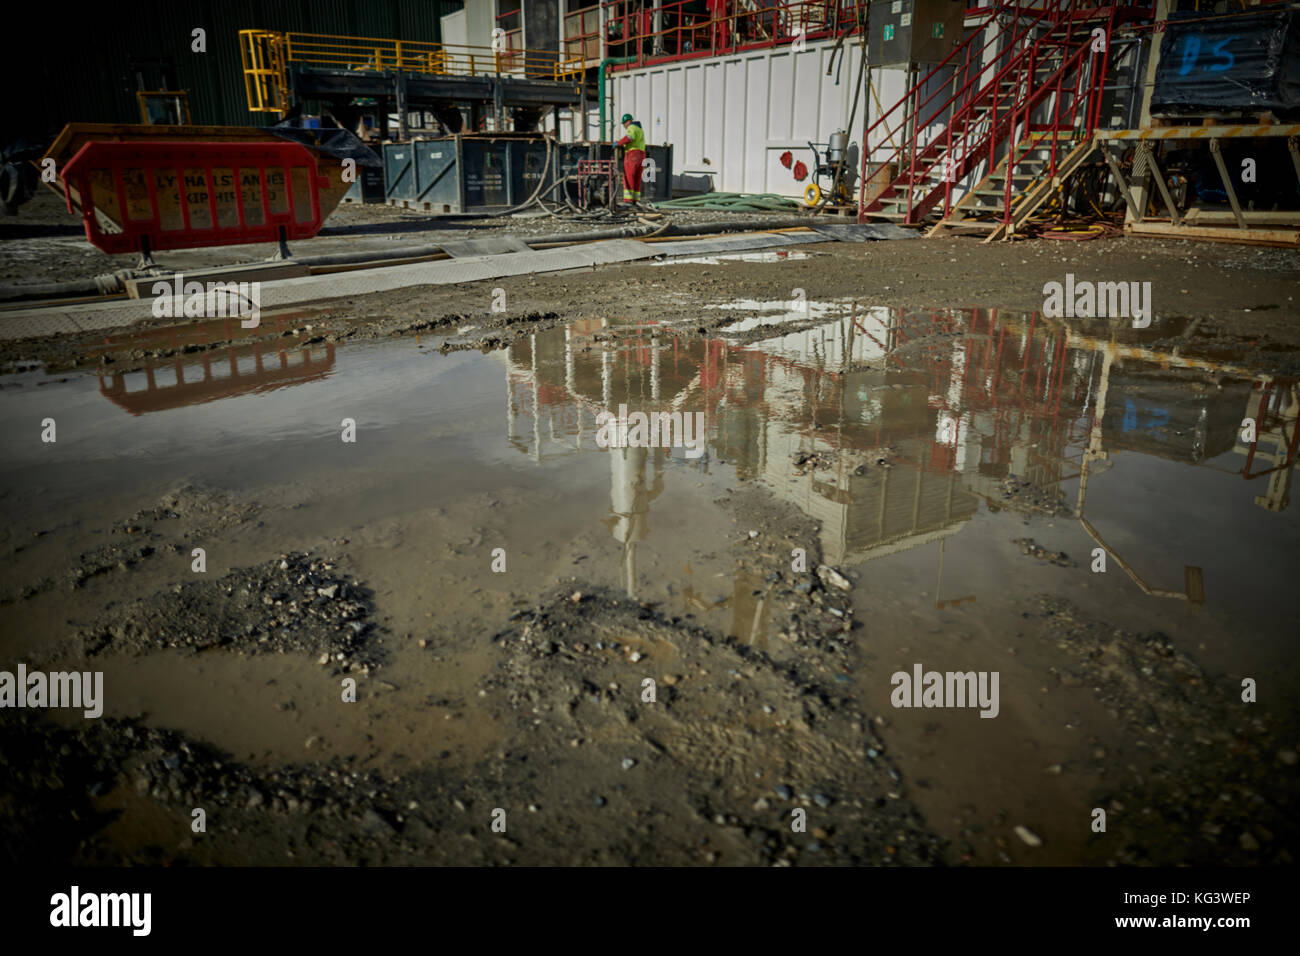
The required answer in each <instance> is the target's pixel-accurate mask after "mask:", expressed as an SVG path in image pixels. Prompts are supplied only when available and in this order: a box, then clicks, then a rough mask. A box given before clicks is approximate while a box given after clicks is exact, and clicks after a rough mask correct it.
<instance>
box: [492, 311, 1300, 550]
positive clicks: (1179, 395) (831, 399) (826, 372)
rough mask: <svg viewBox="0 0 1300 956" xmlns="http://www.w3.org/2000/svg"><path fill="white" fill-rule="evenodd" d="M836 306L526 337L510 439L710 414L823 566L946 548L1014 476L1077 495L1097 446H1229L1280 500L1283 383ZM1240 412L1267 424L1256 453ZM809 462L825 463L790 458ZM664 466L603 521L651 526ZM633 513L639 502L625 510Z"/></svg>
mask: <svg viewBox="0 0 1300 956" xmlns="http://www.w3.org/2000/svg"><path fill="white" fill-rule="evenodd" d="M843 313H844V314H842V315H841V316H840V317H839V318H836V319H833V320H830V321H828V322H827V323H826V324H824V325H822V326H819V327H816V328H812V329H805V330H800V331H796V332H790V333H784V334H774V335H773V337H772V338H770V339H767V340H764V341H759V342H756V343H752V344H738V343H732V342H727V341H725V340H723V339H713V340H691V341H689V342H683V341H681V340H679V339H678V338H677V337H676V336H674V335H656V334H654V333H655V332H656V329H655V328H654V327H653V326H647V327H642V328H640V329H636V328H633V327H628V326H625V327H620V328H619V329H618V333H619V338H618V340H617V342H610V341H604V340H601V339H599V338H597V335H598V334H599V333H601V332H603V331H607V330H608V329H609V323H607V322H606V321H604V320H590V321H587V322H583V323H576V324H574V325H571V326H569V327H568V328H567V329H564V330H555V331H553V332H549V333H541V334H538V335H534V336H531V337H530V338H529V339H528V340H525V341H521V342H519V343H517V344H516V345H514V346H512V348H511V349H510V351H509V355H508V359H507V362H508V382H509V395H510V399H509V416H510V438H511V441H512V442H513V443H514V444H515V445H516V447H518V448H519V449H520V451H523V452H526V453H528V454H531V455H533V456H534V457H536V458H538V459H542V458H546V457H548V456H551V455H555V454H564V453H568V452H571V451H574V450H576V449H580V448H583V447H589V448H590V447H594V435H595V423H594V419H595V415H596V414H598V413H599V412H600V411H601V410H602V409H606V408H610V409H612V408H615V407H616V406H617V405H619V404H627V405H628V407H629V408H630V409H634V410H635V409H640V410H647V411H650V410H682V411H688V410H689V411H702V412H703V413H704V414H705V416H706V420H707V422H708V423H709V428H708V434H709V438H710V444H711V451H712V454H713V455H714V456H717V457H719V458H721V459H723V460H726V461H728V462H731V463H732V464H733V465H734V466H735V467H736V469H737V472H738V473H739V474H740V475H741V476H743V477H761V478H762V479H763V480H764V481H765V482H766V483H768V484H769V485H770V486H771V487H772V488H773V490H774V491H775V492H776V494H778V495H779V496H781V497H783V498H786V499H787V500H789V501H791V502H793V503H794V504H796V505H797V506H798V507H799V508H800V509H801V510H803V511H804V512H805V513H807V514H809V515H811V516H813V517H815V518H817V519H819V520H820V522H821V524H822V536H823V552H824V557H825V559H826V560H827V561H829V562H831V563H835V564H854V563H860V562H863V561H867V560H870V559H872V558H875V557H879V556H881V555H885V554H890V553H893V552H897V551H901V550H906V549H909V548H913V547H916V546H917V545H919V544H922V543H924V542H927V541H936V540H942V539H943V538H945V537H947V536H949V535H951V534H953V533H954V532H956V531H957V530H959V529H960V528H961V526H962V525H963V524H964V523H965V522H966V521H967V520H969V519H970V518H971V517H972V516H973V515H974V514H975V512H976V511H977V509H978V501H979V499H981V498H983V499H984V500H985V501H986V502H988V504H989V505H990V507H994V508H998V507H1002V502H1003V483H1004V481H1005V480H1006V479H1008V478H1011V477H1013V476H1014V477H1016V478H1018V479H1019V480H1021V481H1024V482H1028V483H1029V484H1031V485H1032V486H1033V487H1034V488H1036V489H1037V490H1039V491H1040V492H1043V493H1046V495H1048V496H1050V497H1054V498H1060V499H1063V498H1064V493H1065V491H1064V488H1063V485H1064V484H1065V483H1067V482H1071V481H1074V480H1076V479H1077V480H1079V482H1080V485H1081V491H1082V490H1084V489H1086V482H1087V475H1088V472H1089V470H1093V471H1095V469H1096V467H1097V463H1098V462H1099V461H1102V460H1105V459H1106V458H1108V455H1109V452H1108V451H1107V449H1110V450H1113V451H1117V452H1123V451H1131V452H1135V453H1138V454H1143V455H1155V456H1159V457H1162V458H1166V459H1169V460H1173V461H1178V462H1183V463H1187V464H1198V463H1208V462H1209V460H1210V459H1214V458H1216V457H1217V456H1221V455H1223V454H1224V453H1226V452H1228V451H1230V450H1231V449H1232V448H1233V447H1234V442H1238V445H1237V450H1238V451H1239V452H1243V453H1246V454H1248V460H1247V464H1246V467H1245V468H1243V469H1241V470H1240V472H1239V473H1241V474H1242V475H1243V476H1244V477H1245V478H1247V479H1251V478H1256V477H1259V476H1260V475H1261V474H1268V475H1269V476H1270V478H1269V482H1270V484H1269V491H1268V493H1267V494H1266V495H1264V496H1261V497H1259V498H1257V499H1256V503H1258V504H1261V505H1262V506H1264V507H1269V508H1272V509H1274V510H1280V509H1281V508H1284V507H1285V506H1286V500H1287V495H1286V490H1287V489H1288V488H1289V483H1290V480H1291V472H1292V468H1293V466H1294V462H1295V453H1296V427H1295V420H1296V412H1297V409H1298V408H1300V402H1298V400H1297V397H1296V396H1297V392H1296V389H1295V386H1294V385H1282V384H1279V383H1272V382H1268V381H1267V380H1265V379H1258V380H1257V381H1256V383H1255V384H1256V385H1257V386H1258V387H1256V388H1252V385H1251V380H1252V377H1253V373H1250V372H1248V371H1246V370H1244V369H1237V368H1233V367H1231V366H1226V365H1223V364H1221V363H1216V362H1212V361H1207V360H1200V359H1195V358H1189V357H1186V356H1179V355H1177V354H1175V353H1172V352H1166V351H1157V350H1153V349H1150V348H1148V347H1146V346H1144V345H1143V344H1141V343H1142V341H1143V337H1146V338H1148V339H1149V338H1153V337H1154V335H1153V334H1152V333H1151V332H1149V331H1145V332H1140V331H1138V330H1130V329H1123V330H1119V331H1114V332H1112V333H1110V334H1109V335H1108V336H1105V337H1090V336H1086V335H1081V334H1078V333H1076V332H1073V331H1070V330H1067V329H1064V328H1062V327H1061V326H1059V325H1057V324H1053V323H1051V322H1048V321H1046V320H1043V319H1042V318H1040V317H1039V316H1038V315H1036V314H1035V315H1030V316H1024V315H1020V314H1007V313H999V312H997V311H996V310H989V311H986V310H974V311H971V310H937V311H926V312H919V311H897V310H889V309H883V308H870V309H863V308H858V307H854V306H851V305H849V304H845V306H844V308H843ZM1166 331H1167V330H1166ZM1119 339H1124V340H1125V341H1124V342H1123V343H1121V342H1120V341H1118V340H1119ZM1243 416H1251V417H1254V418H1255V419H1256V420H1257V422H1258V423H1259V426H1258V437H1257V438H1256V440H1255V442H1254V443H1253V444H1252V445H1251V446H1250V447H1249V448H1247V447H1244V446H1242V445H1241V444H1240V443H1239V441H1238V438H1237V435H1238V432H1239V430H1240V425H1241V420H1242V417H1243ZM520 418H525V419H531V422H532V428H531V434H530V435H528V436H527V438H525V437H523V436H521V435H520V433H519V424H520V423H519V419H520ZM813 454H818V455H822V456H824V459H825V460H826V461H827V462H828V464H827V467H813V466H807V465H800V464H796V462H798V461H801V460H804V459H806V458H807V456H808V455H813ZM624 457H626V456H624ZM667 458H668V456H667V454H666V453H663V452H662V450H656V451H652V452H651V453H650V454H649V455H648V456H645V457H644V458H643V459H642V460H640V465H645V464H653V467H654V472H653V477H652V479H651V481H650V482H649V483H647V482H646V479H645V477H644V472H643V470H642V467H640V466H639V465H637V463H632V465H633V467H622V466H625V465H627V464H628V462H623V463H621V466H620V467H616V468H615V469H614V475H613V477H614V481H615V483H616V487H615V488H614V490H613V493H612V499H613V503H614V507H613V508H612V512H613V514H614V518H613V519H612V520H611V527H622V528H625V529H626V528H633V527H635V528H636V529H637V531H636V535H635V536H631V537H633V538H639V537H644V535H645V534H646V533H648V529H649V523H648V511H649V502H650V501H651V500H652V499H653V497H654V495H655V494H656V493H657V491H656V489H657V488H658V486H659V483H660V482H661V481H662V474H663V468H664V464H665V462H666V460H667ZM701 461H702V462H707V461H708V458H707V457H706V458H705V459H702V460H701ZM1261 465H1263V466H1264V467H1263V468H1261V467H1260V466H1261ZM1252 469H1253V470H1252ZM627 502H636V503H639V504H638V505H637V508H636V509H633V510H634V511H635V512H636V517H635V518H633V517H632V512H628V511H627V507H626V503H627ZM620 503H622V504H620ZM642 505H643V506H644V507H642ZM1082 505H1083V498H1082V497H1081V498H1080V500H1079V508H1080V510H1082ZM616 536H619V535H617V533H616ZM619 539H620V540H622V541H624V542H625V544H627V542H628V540H629V537H628V536H620V537H619Z"/></svg>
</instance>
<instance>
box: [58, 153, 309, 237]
mask: <svg viewBox="0 0 1300 956" xmlns="http://www.w3.org/2000/svg"><path fill="white" fill-rule="evenodd" d="M62 178H63V183H64V187H65V191H66V193H67V197H68V211H69V212H72V192H71V190H72V189H76V190H77V191H78V194H79V197H80V202H81V215H82V218H83V219H84V220H85V223H86V238H87V239H89V240H90V242H91V243H92V244H93V245H95V246H96V247H97V248H99V249H102V250H104V251H105V252H132V251H137V250H138V251H140V252H145V253H147V252H151V251H153V250H157V249H193V248H196V247H198V246H221V245H233V244H238V243H247V242H275V241H277V240H279V239H281V238H283V239H306V238H309V237H311V236H314V235H316V233H317V232H318V231H320V227H321V211H320V192H319V191H320V189H321V188H323V187H325V186H328V185H329V180H328V178H326V177H324V176H321V175H320V172H319V169H318V167H317V162H316V157H315V156H313V155H312V154H311V152H310V151H308V150H307V149H305V148H304V147H302V146H300V145H299V144H297V143H268V142H256V143H183V142H182V143H177V142H170V143H168V142H158V143H112V142H100V141H95V142H90V143H87V144H86V145H85V146H83V147H82V148H81V149H80V150H78V152H77V154H76V155H75V156H73V157H72V159H70V160H68V162H67V164H66V165H65V166H64V167H63V170H62ZM236 183H238V184H239V186H238V188H236ZM178 184H183V185H184V193H183V194H182V193H181V191H180V190H179V189H178V188H177V187H178ZM96 210H99V212H101V213H103V214H104V216H106V217H107V218H108V219H109V220H110V222H109V223H107V224H106V223H104V222H102V221H101V219H100V217H98V216H96V215H95V211H96ZM124 211H125V214H124ZM114 224H117V225H120V226H121V231H120V232H119V231H113V230H114ZM106 226H107V231H106V228H105V227H106Z"/></svg>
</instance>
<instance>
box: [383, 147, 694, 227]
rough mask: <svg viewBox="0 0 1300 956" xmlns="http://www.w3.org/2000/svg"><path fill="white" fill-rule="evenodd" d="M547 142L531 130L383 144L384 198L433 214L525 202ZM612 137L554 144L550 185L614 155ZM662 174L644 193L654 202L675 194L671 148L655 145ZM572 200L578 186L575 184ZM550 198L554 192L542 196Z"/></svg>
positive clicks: (652, 155) (650, 155) (651, 154)
mask: <svg viewBox="0 0 1300 956" xmlns="http://www.w3.org/2000/svg"><path fill="white" fill-rule="evenodd" d="M546 150H547V146H546V140H544V139H542V138H540V137H537V136H532V135H526V134H517V135H502V134H490V135H477V134H457V135H454V136H446V137H441V138H438V139H428V140H418V141H415V142H411V143H402V144H389V145H387V146H385V147H384V150H383V152H384V177H385V186H384V198H385V199H386V200H387V202H388V203H389V204H390V205H398V206H404V207H406V208H410V209H418V210H420V211H422V212H429V213H433V214H434V215H458V214H473V213H477V212H499V211H501V210H502V209H508V208H510V207H512V206H518V205H520V204H522V203H524V202H526V201H527V200H528V199H529V198H530V197H531V196H532V195H533V194H534V192H536V190H537V186H538V183H539V182H540V181H541V177H542V173H543V171H544V170H546ZM613 155H614V146H613V144H612V143H559V144H556V145H555V147H554V155H553V156H552V159H551V168H550V170H549V172H547V176H546V181H547V184H548V186H549V185H550V184H553V183H555V182H556V181H557V180H558V179H563V178H564V177H565V176H568V175H572V174H573V173H576V172H577V169H578V162H579V161H580V160H583V159H611V158H613ZM646 156H647V159H648V160H653V161H654V163H655V170H656V173H655V177H654V180H653V181H650V180H647V181H646V182H645V183H644V184H643V187H642V193H643V195H644V196H645V198H646V199H647V200H648V201H651V202H653V201H655V200H660V199H668V198H670V196H671V195H672V181H671V176H669V175H668V171H669V170H671V169H672V147H671V146H649V147H647V150H646ZM569 195H570V198H573V199H576V198H577V190H576V189H572V188H571V189H570V191H569ZM542 196H543V198H544V199H551V198H552V196H553V193H552V192H551V191H550V190H548V191H546V192H544V193H543V194H542Z"/></svg>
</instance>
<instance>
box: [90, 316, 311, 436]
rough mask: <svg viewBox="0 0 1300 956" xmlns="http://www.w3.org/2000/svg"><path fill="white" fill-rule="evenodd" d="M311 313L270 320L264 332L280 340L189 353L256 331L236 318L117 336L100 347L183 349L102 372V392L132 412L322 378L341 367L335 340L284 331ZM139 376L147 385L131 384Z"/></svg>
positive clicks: (262, 327)
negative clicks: (131, 367) (310, 339)
mask: <svg viewBox="0 0 1300 956" xmlns="http://www.w3.org/2000/svg"><path fill="white" fill-rule="evenodd" d="M306 314H307V313H303V312H293V313H283V314H280V315H276V316H274V317H273V318H264V319H263V320H262V323H261V325H260V326H259V328H258V330H257V334H260V335H268V333H272V332H273V333H275V334H276V335H277V337H276V338H274V339H269V336H268V339H269V340H267V341H263V340H258V341H256V342H251V343H249V344H247V345H240V346H233V345H228V346H226V347H225V348H222V349H220V350H217V349H212V350H207V349H204V350H203V351H199V352H197V353H194V354H186V350H187V349H188V350H191V352H192V350H194V349H196V348H198V349H203V348H204V346H206V345H207V344H208V343H210V342H229V341H231V340H232V339H238V338H240V337H242V336H245V335H248V334H250V332H252V330H243V329H241V328H240V327H239V324H238V323H239V321H240V320H239V319H238V318H237V317H236V318H226V319H215V320H213V321H210V322H200V323H197V324H195V325H183V326H168V327H166V328H157V329H146V330H144V331H139V332H131V333H129V334H127V335H122V336H112V337H110V338H107V339H105V341H104V345H103V346H102V347H101V348H100V349H98V350H97V351H99V352H111V351H121V350H126V349H133V348H138V349H155V350H156V349H160V348H165V349H174V350H176V351H177V352H179V353H182V354H177V355H176V356H175V357H174V358H171V359H150V360H148V361H147V362H146V364H145V367H144V368H143V369H140V370H139V371H132V372H112V373H109V374H107V375H106V374H105V373H104V372H101V373H100V375H99V391H100V394H101V395H103V396H105V397H106V398H107V399H108V400H109V401H111V402H112V403H113V404H115V405H118V406H120V407H121V408H124V409H126V411H128V412H130V413H131V414H132V415H144V414H146V413H148V412H158V411H165V410H167V409H171V408H181V407H183V406H186V405H201V404H203V403H205V402H212V401H216V400H217V399H221V398H232V397H234V396H236V395H243V394H248V393H253V392H266V391H271V390H272V389H277V388H286V387H288V386H291V385H301V384H303V383H305V382H312V381H316V380H319V379H322V378H324V377H325V376H326V375H328V374H329V373H330V370H331V369H332V368H333V367H334V346H333V345H332V344H311V345H309V344H307V343H306V342H304V341H303V340H302V338H301V337H293V336H291V335H286V336H284V337H279V335H280V334H281V333H286V332H292V330H293V329H294V327H295V323H296V321H297V320H298V319H301V318H302V317H303V316H304V315H306ZM106 379H107V381H106ZM134 380H139V381H140V382H142V387H131V385H132V382H133V381H134Z"/></svg>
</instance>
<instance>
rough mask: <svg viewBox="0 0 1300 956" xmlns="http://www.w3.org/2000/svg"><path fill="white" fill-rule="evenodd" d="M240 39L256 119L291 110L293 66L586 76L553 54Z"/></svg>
mask: <svg viewBox="0 0 1300 956" xmlns="http://www.w3.org/2000/svg"><path fill="white" fill-rule="evenodd" d="M239 37H240V43H239V51H240V56H241V59H242V61H243V68H244V92H245V94H246V96H247V99H248V108H249V110H251V111H252V112H255V113H266V112H284V111H285V110H287V109H288V89H289V77H288V71H289V64H291V63H297V64H302V65H304V66H315V67H321V68H325V69H335V70H340V69H341V70H358V71H360V70H375V71H380V70H400V71H402V72H406V73H423V74H429V75H448V74H461V75H465V76H480V75H484V74H493V75H503V74H504V75H507V76H518V77H523V78H526V79H539V80H557V81H563V80H568V79H572V78H575V77H579V76H581V75H582V70H583V60H582V58H581V57H565V56H563V55H562V54H560V53H557V52H555V51H554V50H523V49H511V48H508V47H507V48H505V49H494V48H493V47H489V46H464V45H450V44H444V43H427V42H424V41H421V40H386V39H377V38H374V37H349V36H328V35H324V34H316V33H280V32H276V31H273V30H240V31H239Z"/></svg>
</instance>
